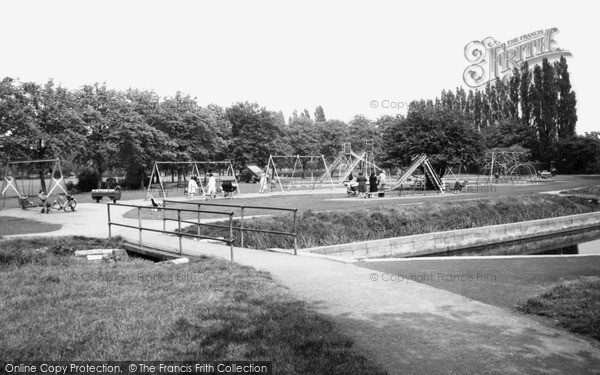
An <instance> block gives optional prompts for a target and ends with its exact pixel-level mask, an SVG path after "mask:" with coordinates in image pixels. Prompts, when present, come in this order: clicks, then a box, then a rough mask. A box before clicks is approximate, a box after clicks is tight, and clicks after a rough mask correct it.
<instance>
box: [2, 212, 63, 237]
mask: <svg viewBox="0 0 600 375" xmlns="http://www.w3.org/2000/svg"><path fill="white" fill-rule="evenodd" d="M59 229H60V225H59V224H49V223H42V222H39V221H35V220H29V219H23V218H18V217H12V216H0V238H2V236H10V235H14V234H31V233H44V232H53V231H55V230H59Z"/></svg>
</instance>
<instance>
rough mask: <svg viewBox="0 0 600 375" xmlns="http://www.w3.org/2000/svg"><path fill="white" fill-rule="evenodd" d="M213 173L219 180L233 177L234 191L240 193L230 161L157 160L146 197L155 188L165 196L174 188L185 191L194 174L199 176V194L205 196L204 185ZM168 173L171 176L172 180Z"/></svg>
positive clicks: (149, 195)
mask: <svg viewBox="0 0 600 375" xmlns="http://www.w3.org/2000/svg"><path fill="white" fill-rule="evenodd" d="M211 173H212V174H213V175H214V176H215V177H216V179H217V182H219V180H221V178H223V179H224V180H231V179H227V178H225V177H233V183H232V184H235V187H236V189H235V191H232V193H235V194H240V190H239V186H238V185H237V176H236V174H235V170H234V169H233V165H232V164H231V162H230V161H173V162H171V161H155V162H154V166H153V167H152V173H151V174H150V183H149V184H148V192H147V194H146V199H150V198H151V197H152V194H151V192H152V191H153V190H155V189H156V190H158V192H159V196H161V197H163V198H164V197H167V196H168V194H169V192H172V191H173V190H175V191H180V190H181V191H182V192H183V191H184V190H185V188H186V187H187V183H188V181H189V179H190V178H191V177H192V176H197V177H198V188H199V195H200V196H203V197H204V196H205V191H204V190H205V189H204V187H205V186H206V185H207V183H208V175H209V174H211ZM168 174H170V177H171V178H170V181H169V178H168ZM155 181H157V182H155Z"/></svg>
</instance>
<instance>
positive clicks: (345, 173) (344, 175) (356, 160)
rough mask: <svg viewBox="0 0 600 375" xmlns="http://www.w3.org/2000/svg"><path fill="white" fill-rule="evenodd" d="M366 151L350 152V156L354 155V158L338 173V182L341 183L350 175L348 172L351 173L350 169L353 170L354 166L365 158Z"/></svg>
mask: <svg viewBox="0 0 600 375" xmlns="http://www.w3.org/2000/svg"><path fill="white" fill-rule="evenodd" d="M366 154H367V152H366V151H363V152H362V153H361V154H360V155H356V154H355V153H354V152H352V156H353V157H354V160H353V161H352V162H351V163H350V165H349V167H348V168H346V169H345V170H344V171H343V172H342V173H341V174H340V175H339V178H340V179H339V181H338V183H339V184H343V183H344V181H345V180H346V179H347V178H348V176H350V173H352V171H353V170H354V168H356V167H357V166H358V164H360V162H361V161H363V160H364V159H365V156H366Z"/></svg>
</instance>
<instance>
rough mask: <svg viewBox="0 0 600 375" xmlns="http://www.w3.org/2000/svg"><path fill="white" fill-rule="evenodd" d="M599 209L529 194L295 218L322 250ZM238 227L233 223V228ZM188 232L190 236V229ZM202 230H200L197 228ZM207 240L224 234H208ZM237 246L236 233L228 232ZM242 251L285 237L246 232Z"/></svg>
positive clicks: (274, 244)
mask: <svg viewBox="0 0 600 375" xmlns="http://www.w3.org/2000/svg"><path fill="white" fill-rule="evenodd" d="M597 210H600V207H599V206H598V205H596V204H594V203H593V202H585V201H584V202H575V201H573V200H571V199H569V198H565V197H560V196H556V195H546V194H539V195H538V194H532V195H521V196H502V197H497V198H488V199H478V200H463V201H450V202H444V201H429V202H424V203H423V204H421V205H411V206H390V207H377V208H364V209H361V210H343V211H334V212H312V211H306V212H304V213H302V214H301V215H300V216H299V219H298V233H299V236H298V246H299V247H302V248H308V247H315V246H327V245H334V244H341V243H349V242H356V241H369V240H376V239H382V238H390V237H400V236H408V235H413V234H422V233H431V232H439V231H448V230H457V229H466V228H474V227H481V226H487V225H498V224H506V223H514V222H520V221H529V220H537V219H545V218H552V217H559V216H566V215H574V214H582V213H588V212H593V211H597ZM235 225H236V226H239V222H236V223H235ZM244 226H245V227H246V228H262V229H269V230H273V231H287V232H289V231H291V229H292V228H293V222H292V218H291V217H290V216H289V215H287V216H275V217H268V218H257V219H254V220H248V221H246V222H245V224H244ZM187 230H189V231H195V229H194V228H193V227H190V228H188V229H187ZM203 230H204V229H203ZM206 233H211V235H213V236H223V237H227V236H228V234H227V233H225V232H223V231H221V230H219V229H212V230H211V231H210V232H209V231H206ZM234 235H235V236H236V243H235V244H236V246H239V231H234ZM244 244H245V246H247V247H252V248H257V249H265V248H288V249H289V248H292V247H293V241H292V239H291V238H290V237H284V236H278V235H269V234H262V233H247V234H246V235H245V238H244Z"/></svg>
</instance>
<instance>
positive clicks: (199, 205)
mask: <svg viewBox="0 0 600 375" xmlns="http://www.w3.org/2000/svg"><path fill="white" fill-rule="evenodd" d="M201 208H202V204H200V203H198V237H200V210H201Z"/></svg>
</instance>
